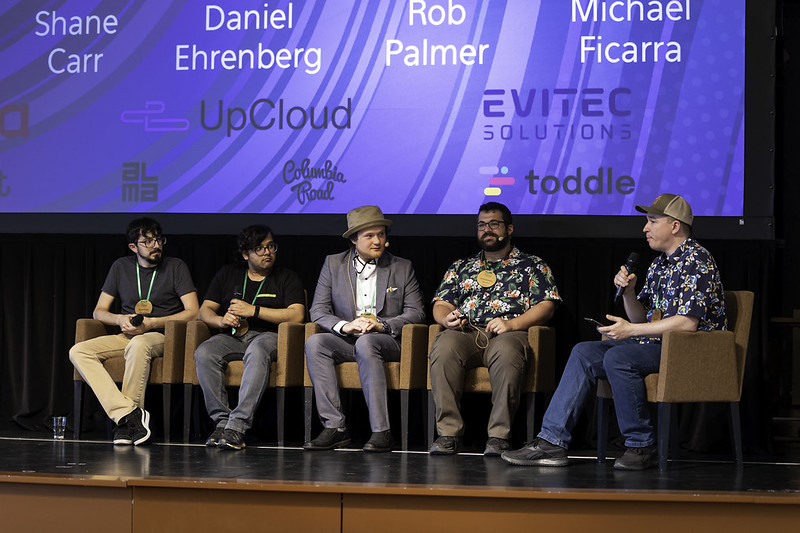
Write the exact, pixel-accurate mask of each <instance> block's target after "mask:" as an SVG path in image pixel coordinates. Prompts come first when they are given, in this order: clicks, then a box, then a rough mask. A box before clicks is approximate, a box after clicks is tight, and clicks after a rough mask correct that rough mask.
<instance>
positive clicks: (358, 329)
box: [342, 316, 383, 335]
mask: <svg viewBox="0 0 800 533" xmlns="http://www.w3.org/2000/svg"><path fill="white" fill-rule="evenodd" d="M373 331H375V332H381V331H383V326H381V324H380V323H379V322H378V321H377V320H375V319H374V318H368V317H365V316H360V317H358V318H356V319H355V320H353V321H352V322H348V323H347V324H345V325H344V326H342V333H345V334H347V335H363V334H364V333H370V332H373Z"/></svg>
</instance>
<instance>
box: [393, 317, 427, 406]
mask: <svg viewBox="0 0 800 533" xmlns="http://www.w3.org/2000/svg"><path fill="white" fill-rule="evenodd" d="M427 368H428V326H426V325H425V324H406V325H405V326H403V332H402V334H401V336H400V388H401V389H404V390H409V389H421V388H424V387H425V376H426V373H427Z"/></svg>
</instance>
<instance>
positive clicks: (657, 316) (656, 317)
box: [650, 309, 664, 322]
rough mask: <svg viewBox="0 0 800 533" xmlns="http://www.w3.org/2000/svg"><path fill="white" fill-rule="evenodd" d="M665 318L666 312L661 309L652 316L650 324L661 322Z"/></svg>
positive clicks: (654, 311) (656, 310)
mask: <svg viewBox="0 0 800 533" xmlns="http://www.w3.org/2000/svg"><path fill="white" fill-rule="evenodd" d="M663 316H664V312H663V311H662V310H661V309H654V310H653V314H652V315H650V322H656V321H658V320H661V318H662V317H663Z"/></svg>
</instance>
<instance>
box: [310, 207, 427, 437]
mask: <svg viewBox="0 0 800 533" xmlns="http://www.w3.org/2000/svg"><path fill="white" fill-rule="evenodd" d="M391 224H392V221H391V220H387V219H386V218H384V216H383V213H382V212H381V210H380V208H378V207H376V206H371V205H367V206H363V207H357V208H355V209H353V210H351V211H350V212H349V213H347V231H345V232H344V233H343V234H342V237H344V238H345V239H349V240H350V242H351V244H352V246H351V248H350V249H349V250H347V251H346V252H342V253H339V254H334V255H329V256H328V257H326V258H325V263H324V265H323V266H322V270H321V271H320V274H319V281H318V282H317V288H316V290H315V292H314V302H313V303H312V305H311V320H312V321H314V322H316V323H317V324H319V326H320V327H321V328H322V329H323V332H322V333H317V334H316V335H312V336H311V337H309V339H308V340H307V341H306V345H305V351H306V361H307V363H308V374H309V376H310V377H311V381H312V383H313V384H314V393H315V396H316V404H317V411H318V412H319V416H320V419H321V421H322V425H323V426H324V429H323V430H322V432H321V433H320V434H319V436H317V438H315V439H314V440H312V441H310V442H307V443H306V444H305V445H304V446H303V448H304V449H306V450H330V449H333V448H338V447H340V446H345V445H346V444H349V442H350V432H349V430H348V428H347V424H346V422H345V416H344V414H343V413H342V406H341V402H340V400H339V383H338V381H337V378H336V370H335V366H336V364H338V363H343V362H345V361H355V362H356V363H358V374H359V378H360V379H361V386H362V389H363V391H364V397H365V398H366V400H367V407H368V409H369V422H370V426H371V429H372V436H371V437H370V439H369V441H368V442H367V443H366V444H365V445H364V451H366V452H388V451H390V450H391V449H392V435H391V432H390V430H389V413H388V409H387V405H386V374H385V373H384V369H383V363H384V362H385V361H399V360H400V342H399V339H400V333H401V331H402V329H403V326H404V325H406V324H415V323H424V321H425V311H424V308H423V303H422V293H421V292H420V289H419V285H418V283H417V279H416V277H415V275H414V268H413V267H412V266H411V262H410V261H408V260H406V259H401V258H399V257H395V256H394V255H392V254H390V253H389V252H387V251H386V247H387V246H389V243H388V241H387V240H386V239H387V230H388V228H389V226H391Z"/></svg>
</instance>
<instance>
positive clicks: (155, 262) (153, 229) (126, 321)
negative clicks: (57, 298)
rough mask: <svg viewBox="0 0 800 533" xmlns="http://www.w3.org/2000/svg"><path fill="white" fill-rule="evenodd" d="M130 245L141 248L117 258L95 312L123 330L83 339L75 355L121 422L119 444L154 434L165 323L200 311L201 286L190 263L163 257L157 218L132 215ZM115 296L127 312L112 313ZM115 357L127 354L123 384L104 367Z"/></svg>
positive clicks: (117, 431) (99, 396)
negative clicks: (154, 392) (151, 400)
mask: <svg viewBox="0 0 800 533" xmlns="http://www.w3.org/2000/svg"><path fill="white" fill-rule="evenodd" d="M127 236H128V248H129V249H130V250H131V251H132V252H133V253H134V254H135V255H132V256H128V257H123V258H120V259H117V260H116V261H115V262H114V264H113V265H111V270H109V272H108V276H107V277H106V281H105V283H103V288H102V290H101V292H100V297H99V298H98V299H97V305H96V306H95V308H94V313H93V316H94V318H95V319H97V320H99V321H101V322H102V323H104V324H106V325H108V326H119V328H120V329H121V331H122V332H121V333H119V334H117V335H102V336H100V337H95V338H93V339H89V340H86V341H83V342H79V343H78V344H76V345H75V346H73V347H72V348H71V349H70V351H69V360H70V361H71V362H72V364H73V365H74V366H75V369H76V370H77V371H78V373H80V375H81V376H83V379H84V381H86V383H87V384H88V385H89V386H90V387H91V388H92V390H93V391H94V393H95V396H97V399H98V400H99V401H100V405H102V406H103V409H104V410H105V412H106V414H107V415H108V416H109V417H110V418H111V419H112V420H113V421H114V422H116V424H117V425H116V427H115V428H114V444H122V445H124V444H134V445H139V444H143V443H144V442H146V441H147V439H149V438H150V427H149V423H150V414H149V413H148V412H147V411H145V410H144V393H145V388H146V386H147V380H148V378H149V376H150V360H151V359H152V358H153V357H161V356H162V355H163V354H164V325H165V324H166V323H167V321H168V320H183V321H187V320H193V319H194V318H195V317H196V316H197V309H198V307H199V306H198V302H197V289H195V287H194V284H193V283H192V277H191V275H190V274H189V269H188V268H187V267H186V264H185V263H184V262H183V261H181V260H180V259H177V258H174V257H162V252H163V251H164V244H165V243H166V242H167V239H166V237H164V236H163V235H162V233H161V226H160V225H159V224H158V222H156V221H155V220H153V219H152V218H139V219H136V220H133V221H131V223H130V224H128V229H127ZM115 300H119V302H120V304H121V307H122V309H121V311H122V312H121V313H120V314H117V313H112V312H111V306H112V304H113V303H114V301H115ZM112 357H124V358H125V374H124V375H123V377H122V389H121V390H120V389H118V388H117V385H116V384H115V383H114V380H112V379H111V376H110V375H109V374H108V372H107V371H106V370H105V368H104V367H103V361H106V360H107V359H110V358H112Z"/></svg>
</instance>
